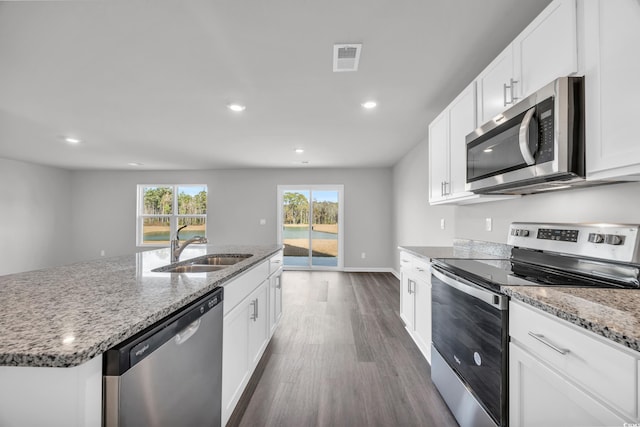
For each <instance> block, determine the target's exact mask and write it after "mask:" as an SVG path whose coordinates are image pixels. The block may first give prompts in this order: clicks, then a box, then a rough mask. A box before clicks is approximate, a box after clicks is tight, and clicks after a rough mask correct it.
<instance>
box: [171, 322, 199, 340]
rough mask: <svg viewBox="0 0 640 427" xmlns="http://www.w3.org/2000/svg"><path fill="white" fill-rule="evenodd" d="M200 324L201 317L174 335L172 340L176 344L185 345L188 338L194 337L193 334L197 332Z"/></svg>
mask: <svg viewBox="0 0 640 427" xmlns="http://www.w3.org/2000/svg"><path fill="white" fill-rule="evenodd" d="M200 322H202V317H201V318H199V319H198V320H196V321H195V322H193V323H191V324H190V325H189V326H187V327H186V328H184V329H183V330H181V331H180V332H178V333H177V334H176V337H175V338H174V340H175V342H176V344H177V345H182V344H184V343H186V342H187V340H188V339H189V338H191V337H192V336H194V335H195V333H196V332H198V329H199V328H200Z"/></svg>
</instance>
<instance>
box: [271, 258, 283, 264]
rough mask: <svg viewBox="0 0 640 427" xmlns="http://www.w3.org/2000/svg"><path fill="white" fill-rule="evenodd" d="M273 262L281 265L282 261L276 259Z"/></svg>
mask: <svg viewBox="0 0 640 427" xmlns="http://www.w3.org/2000/svg"><path fill="white" fill-rule="evenodd" d="M271 262H273V263H274V264H280V263H281V262H282V261H280V260H279V259H274V260H271Z"/></svg>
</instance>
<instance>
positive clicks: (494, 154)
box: [466, 77, 595, 194]
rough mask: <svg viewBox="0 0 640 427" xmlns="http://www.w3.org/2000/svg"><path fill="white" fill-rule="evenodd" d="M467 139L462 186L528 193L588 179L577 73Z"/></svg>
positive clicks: (488, 191) (580, 81) (490, 191)
mask: <svg viewBox="0 0 640 427" xmlns="http://www.w3.org/2000/svg"><path fill="white" fill-rule="evenodd" d="M466 143H467V184H466V186H467V190H469V191H473V192H474V193H479V194H529V193H535V192H539V191H546V190H552V189H562V188H570V187H573V186H576V185H585V184H587V181H585V179H584V177H585V154H584V86H583V79H582V77H562V78H559V79H557V80H555V81H553V82H551V83H550V84H548V85H546V86H545V87H543V88H542V89H540V90H539V91H537V92H535V93H534V94H532V95H530V96H528V97H527V98H525V99H523V100H522V101H520V102H518V103H517V104H516V105H514V106H513V107H511V108H509V109H508V110H507V111H505V112H504V113H502V114H500V115H498V116H496V117H494V118H493V119H492V120H491V121H489V122H488V123H486V124H484V125H483V126H482V127H479V128H478V129H476V130H475V131H473V132H472V133H470V134H469V135H467V138H466ZM589 184H595V183H589Z"/></svg>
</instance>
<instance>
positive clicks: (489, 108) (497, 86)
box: [476, 45, 517, 125]
mask: <svg viewBox="0 0 640 427" xmlns="http://www.w3.org/2000/svg"><path fill="white" fill-rule="evenodd" d="M513 77H514V74H513V46H512V45H509V46H507V48H506V49H505V50H503V51H502V53H500V55H498V57H497V58H496V59H494V60H493V61H492V62H491V64H489V65H488V66H487V68H485V69H484V71H483V72H482V73H480V75H479V76H478V78H477V79H476V81H477V83H478V122H479V123H478V124H479V125H483V124H484V123H486V122H488V121H489V120H491V119H492V118H493V117H495V116H497V115H498V114H500V113H501V112H503V111H504V110H506V109H507V107H510V106H511V105H513V97H514V96H515V94H514V92H513V90H514V85H515V84H517V82H513V81H514V78H513Z"/></svg>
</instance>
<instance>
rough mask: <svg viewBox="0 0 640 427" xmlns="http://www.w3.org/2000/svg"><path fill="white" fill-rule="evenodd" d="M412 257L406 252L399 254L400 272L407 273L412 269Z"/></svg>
mask: <svg viewBox="0 0 640 427" xmlns="http://www.w3.org/2000/svg"><path fill="white" fill-rule="evenodd" d="M413 259H414V256H413V255H409V254H408V253H406V252H400V270H401V271H402V272H405V273H408V272H410V271H411V270H412V269H413Z"/></svg>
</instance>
